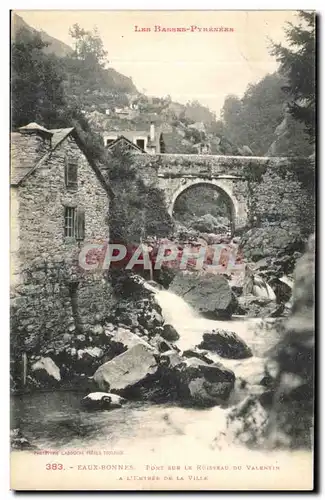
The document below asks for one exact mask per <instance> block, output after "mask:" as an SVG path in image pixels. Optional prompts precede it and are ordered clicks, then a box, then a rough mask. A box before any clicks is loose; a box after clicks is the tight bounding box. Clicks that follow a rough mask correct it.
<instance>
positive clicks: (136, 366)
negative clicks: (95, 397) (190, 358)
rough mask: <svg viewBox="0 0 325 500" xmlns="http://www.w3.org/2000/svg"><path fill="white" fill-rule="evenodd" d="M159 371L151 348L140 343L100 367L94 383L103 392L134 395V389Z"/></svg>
mask: <svg viewBox="0 0 325 500" xmlns="http://www.w3.org/2000/svg"><path fill="white" fill-rule="evenodd" d="M157 369H158V364H157V361H156V358H155V356H154V354H153V351H152V348H151V346H149V347H148V346H147V345H145V344H144V343H138V344H136V345H134V346H133V347H130V348H129V349H128V350H127V351H126V352H123V353H122V354H120V355H119V356H116V357H115V358H114V359H112V360H111V361H108V362H107V363H104V364H103V365H102V366H100V367H99V368H98V370H97V371H96V372H95V374H94V381H95V383H96V384H97V386H98V387H99V389H100V390H102V391H114V392H116V393H118V394H123V393H125V392H128V393H130V394H131V395H132V389H135V387H136V386H137V385H139V384H140V385H141V383H143V382H144V381H146V379H148V378H150V377H151V376H152V375H154V374H155V373H156V372H157Z"/></svg>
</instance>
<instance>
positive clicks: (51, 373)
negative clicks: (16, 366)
mask: <svg viewBox="0 0 325 500" xmlns="http://www.w3.org/2000/svg"><path fill="white" fill-rule="evenodd" d="M31 370H32V372H33V377H34V378H35V379H36V380H39V381H40V382H44V383H51V384H57V383H58V382H60V381H61V374H60V369H59V367H58V366H57V365H56V364H55V363H54V361H53V359H52V358H49V357H44V358H40V359H39V360H38V361H36V363H33V364H32V366H31Z"/></svg>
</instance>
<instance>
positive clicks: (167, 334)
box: [160, 323, 179, 342]
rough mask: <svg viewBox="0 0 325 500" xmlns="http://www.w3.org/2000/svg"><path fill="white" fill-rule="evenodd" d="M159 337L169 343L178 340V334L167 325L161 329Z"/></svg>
mask: <svg viewBox="0 0 325 500" xmlns="http://www.w3.org/2000/svg"><path fill="white" fill-rule="evenodd" d="M160 335H161V336H162V337H163V338H164V339H165V340H169V341H170V342H174V341H175V340H178V339H179V333H178V332H177V331H176V330H175V328H174V327H173V325H169V324H167V323H166V324H165V325H164V326H163V327H162V331H161V333H160Z"/></svg>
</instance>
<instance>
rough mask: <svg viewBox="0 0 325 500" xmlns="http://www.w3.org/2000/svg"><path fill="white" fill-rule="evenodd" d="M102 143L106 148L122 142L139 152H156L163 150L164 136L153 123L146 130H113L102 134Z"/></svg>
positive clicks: (111, 147)
mask: <svg viewBox="0 0 325 500" xmlns="http://www.w3.org/2000/svg"><path fill="white" fill-rule="evenodd" d="M103 139H104V144H105V146H106V147H107V148H108V149H111V150H112V149H114V147H115V146H116V145H117V144H121V143H123V144H124V145H125V146H127V147H130V148H131V149H134V150H138V151H139V152H141V153H148V154H158V153H164V152H165V145H164V138H163V134H162V132H161V130H160V129H156V127H155V125H154V123H151V124H150V129H149V131H146V130H114V131H109V132H106V133H105V134H104V137H103Z"/></svg>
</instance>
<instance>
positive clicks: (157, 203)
mask: <svg viewBox="0 0 325 500" xmlns="http://www.w3.org/2000/svg"><path fill="white" fill-rule="evenodd" d="M107 175H108V176H109V179H110V183H111V186H112V189H113V191H114V194H115V197H114V199H113V200H112V202H111V209H110V214H109V226H110V239H111V240H112V241H119V242H123V243H125V244H136V243H139V242H140V241H141V240H145V239H146V238H147V237H148V236H156V237H157V238H162V237H166V236H168V235H169V234H170V232H171V231H172V228H173V224H172V220H171V217H170V216H169V214H168V212H167V209H166V206H165V201H164V197H163V194H162V193H161V191H160V190H159V189H157V188H155V187H151V186H147V185H145V183H144V182H143V180H142V179H141V178H140V177H139V176H138V175H137V171H136V169H135V167H134V165H133V163H132V154H131V153H130V152H129V151H127V150H125V149H123V148H122V147H121V148H118V147H117V148H115V150H114V151H113V152H112V154H111V156H110V158H109V162H108V170H107Z"/></svg>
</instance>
